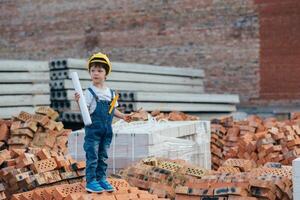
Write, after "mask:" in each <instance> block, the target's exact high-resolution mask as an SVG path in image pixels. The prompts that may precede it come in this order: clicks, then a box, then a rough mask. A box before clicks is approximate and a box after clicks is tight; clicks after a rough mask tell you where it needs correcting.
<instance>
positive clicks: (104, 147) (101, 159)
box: [96, 133, 115, 192]
mask: <svg viewBox="0 0 300 200" xmlns="http://www.w3.org/2000/svg"><path fill="white" fill-rule="evenodd" d="M111 140H112V133H108V134H106V136H105V137H104V138H103V139H102V142H101V143H100V145H99V154H98V165H97V170H96V176H97V180H98V182H99V184H100V186H101V187H102V188H103V189H105V190H106V191H108V192H112V191H114V190H115V189H114V188H113V187H112V185H111V184H110V183H109V182H107V180H106V170H107V164H106V163H105V161H106V160H107V158H108V153H107V152H108V149H109V147H110V144H111Z"/></svg>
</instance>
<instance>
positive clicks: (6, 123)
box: [0, 107, 72, 154]
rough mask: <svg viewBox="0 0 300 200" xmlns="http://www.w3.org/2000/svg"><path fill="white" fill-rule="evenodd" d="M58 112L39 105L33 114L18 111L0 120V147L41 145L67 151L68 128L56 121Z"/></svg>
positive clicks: (16, 147) (18, 147) (57, 150)
mask: <svg viewBox="0 0 300 200" xmlns="http://www.w3.org/2000/svg"><path fill="white" fill-rule="evenodd" d="M57 118H58V113H57V112H56V111H54V110H52V109H51V108H49V107H39V108H37V109H36V113H35V114H30V113H26V112H20V114H19V115H18V116H16V117H12V119H11V120H0V141H1V142H0V149H5V148H8V149H10V150H11V149H22V148H26V147H43V148H45V149H49V150H50V149H51V150H54V151H56V152H63V153H64V154H66V153H67V146H66V144H67V141H68V135H69V134H70V133H71V132H72V130H70V129H64V125H63V124H62V122H56V121H55V120H56V119H57Z"/></svg>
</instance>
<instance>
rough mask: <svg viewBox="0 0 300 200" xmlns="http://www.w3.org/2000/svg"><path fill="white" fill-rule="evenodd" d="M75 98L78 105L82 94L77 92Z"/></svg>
mask: <svg viewBox="0 0 300 200" xmlns="http://www.w3.org/2000/svg"><path fill="white" fill-rule="evenodd" d="M74 97H75V101H76V102H77V103H78V102H79V99H80V94H79V93H78V92H75V94H74Z"/></svg>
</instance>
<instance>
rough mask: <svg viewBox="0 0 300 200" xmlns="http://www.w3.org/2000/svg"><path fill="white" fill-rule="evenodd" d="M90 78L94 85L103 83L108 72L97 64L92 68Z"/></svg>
mask: <svg viewBox="0 0 300 200" xmlns="http://www.w3.org/2000/svg"><path fill="white" fill-rule="evenodd" d="M90 76H91V79H92V81H93V83H94V84H97V83H103V82H104V81H105V79H106V71H105V69H104V68H103V67H102V66H101V65H99V64H95V65H93V66H91V68H90Z"/></svg>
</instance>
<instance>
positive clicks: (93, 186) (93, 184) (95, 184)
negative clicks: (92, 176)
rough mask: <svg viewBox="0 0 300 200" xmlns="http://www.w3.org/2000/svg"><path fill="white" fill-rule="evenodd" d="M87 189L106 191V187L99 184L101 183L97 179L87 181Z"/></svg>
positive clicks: (90, 190)
mask: <svg viewBox="0 0 300 200" xmlns="http://www.w3.org/2000/svg"><path fill="white" fill-rule="evenodd" d="M85 189H86V191H88V192H93V193H102V192H104V189H103V188H102V187H101V186H100V185H99V183H98V182H97V181H96V180H94V181H92V182H89V183H87V184H86V186H85Z"/></svg>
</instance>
